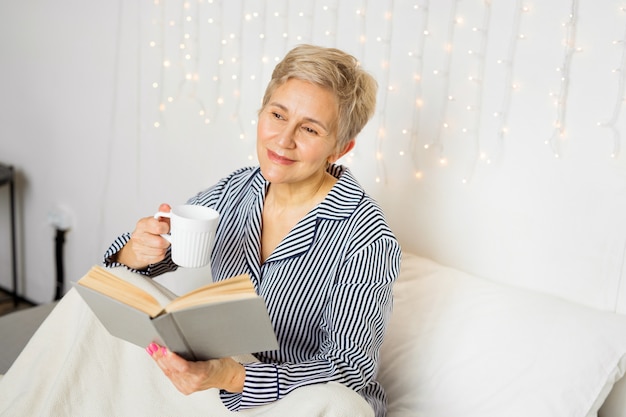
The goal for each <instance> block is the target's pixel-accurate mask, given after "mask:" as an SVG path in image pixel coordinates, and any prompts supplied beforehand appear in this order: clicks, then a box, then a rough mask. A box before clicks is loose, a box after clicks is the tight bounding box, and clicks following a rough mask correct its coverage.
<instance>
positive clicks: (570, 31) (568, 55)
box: [546, 0, 581, 158]
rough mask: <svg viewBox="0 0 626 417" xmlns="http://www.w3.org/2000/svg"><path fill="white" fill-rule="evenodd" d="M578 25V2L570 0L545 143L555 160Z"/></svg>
mask: <svg viewBox="0 0 626 417" xmlns="http://www.w3.org/2000/svg"><path fill="white" fill-rule="evenodd" d="M577 23H578V0H572V4H571V11H570V14H569V17H568V19H567V21H566V22H565V23H564V24H563V27H565V32H566V37H565V55H564V57H563V64H562V65H561V67H559V68H557V72H559V73H560V75H561V88H560V91H559V94H558V96H557V98H556V103H555V104H556V109H557V111H556V120H555V122H554V129H553V133H552V136H551V137H550V138H549V139H548V140H547V141H546V144H548V145H550V147H551V148H552V152H554V156H555V158H559V157H560V153H561V146H560V143H561V142H562V141H563V140H564V139H565V135H566V124H565V123H566V119H565V117H566V114H567V99H568V96H569V83H570V72H571V65H572V58H573V56H574V54H575V53H576V52H580V51H581V49H580V48H577V47H576V25H577Z"/></svg>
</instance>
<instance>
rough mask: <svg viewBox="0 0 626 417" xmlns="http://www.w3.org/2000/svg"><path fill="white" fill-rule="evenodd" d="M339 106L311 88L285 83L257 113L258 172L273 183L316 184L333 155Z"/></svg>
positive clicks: (305, 84) (323, 92)
mask: <svg viewBox="0 0 626 417" xmlns="http://www.w3.org/2000/svg"><path fill="white" fill-rule="evenodd" d="M336 125H337V101H336V99H335V96H334V95H333V93H332V92H331V91H329V90H327V89H324V88H322V87H319V86H317V85H315V84H312V83H309V82H306V81H302V80H298V79H294V78H292V79H289V80H288V81H287V82H285V83H284V84H283V85H281V86H279V87H278V88H276V90H275V91H274V93H273V94H272V96H271V97H270V99H269V101H268V103H267V105H265V107H264V108H263V109H262V110H261V113H260V115H259V123H258V125H257V154H258V158H259V164H260V166H261V172H262V173H263V176H264V177H265V179H267V180H268V181H269V182H271V183H273V184H295V185H298V184H307V183H309V182H315V181H319V180H320V178H321V176H323V175H324V173H325V171H326V165H327V162H334V161H336V160H337V159H338V155H337V149H336V148H337V136H336V131H337V129H336Z"/></svg>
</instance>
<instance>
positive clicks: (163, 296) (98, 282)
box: [75, 266, 278, 360]
mask: <svg viewBox="0 0 626 417" xmlns="http://www.w3.org/2000/svg"><path fill="white" fill-rule="evenodd" d="M132 275H133V276H132V279H123V278H121V276H120V275H116V274H114V273H112V272H111V271H110V270H107V269H105V268H103V267H100V266H94V267H92V268H91V269H90V270H89V272H88V273H87V274H86V275H85V276H84V277H82V278H81V279H80V280H78V282H77V283H76V285H75V288H76V290H77V291H78V293H79V294H80V295H81V297H82V298H83V299H84V300H85V302H86V303H87V305H89V307H90V308H91V310H92V311H93V312H94V314H95V315H96V317H98V319H99V320H100V322H101V323H102V324H103V325H104V327H105V328H106V329H107V330H108V331H109V333H111V334H112V335H113V336H116V337H119V338H121V339H124V340H127V341H129V342H131V343H134V344H136V345H138V346H141V347H142V348H145V347H146V346H148V345H149V344H150V343H151V342H155V343H158V344H160V345H162V346H167V348H168V349H170V350H171V351H173V352H176V353H177V354H179V355H181V356H182V357H184V358H186V359H189V360H205V359H212V358H222V357H226V356H233V355H239V354H245V353H254V352H261V351H267V350H276V349H278V343H277V341H276V336H275V335H274V330H273V328H272V324H271V322H270V319H269V315H268V313H267V308H266V306H265V301H264V300H263V298H262V297H260V296H258V295H257V294H256V292H255V291H254V286H253V285H252V282H251V281H250V278H249V277H248V275H239V276H236V277H232V278H229V279H226V280H223V281H219V282H216V283H213V284H209V285H205V286H203V287H200V288H198V289H196V290H193V291H191V292H188V293H187V294H184V295H181V296H180V297H175V296H174V295H173V294H171V293H168V291H167V290H164V289H163V288H162V287H160V286H159V285H158V284H157V283H156V282H152V280H151V279H150V278H147V277H143V276H141V275H138V274H132ZM130 281H133V282H130Z"/></svg>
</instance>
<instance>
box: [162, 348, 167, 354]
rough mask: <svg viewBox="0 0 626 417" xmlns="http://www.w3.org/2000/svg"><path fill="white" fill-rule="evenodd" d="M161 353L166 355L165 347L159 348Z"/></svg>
mask: <svg viewBox="0 0 626 417" xmlns="http://www.w3.org/2000/svg"><path fill="white" fill-rule="evenodd" d="M161 355H163V356H167V348H164V347H162V348H161Z"/></svg>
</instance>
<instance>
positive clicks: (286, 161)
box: [267, 149, 295, 165]
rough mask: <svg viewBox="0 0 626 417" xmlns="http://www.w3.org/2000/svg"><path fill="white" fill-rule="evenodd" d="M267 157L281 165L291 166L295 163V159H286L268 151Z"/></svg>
mask: <svg viewBox="0 0 626 417" xmlns="http://www.w3.org/2000/svg"><path fill="white" fill-rule="evenodd" d="M267 157H268V159H269V160H270V161H272V162H274V163H277V164H281V165H291V164H293V163H294V162H295V161H294V160H293V159H289V158H285V157H284V156H280V155H278V154H277V153H276V152H274V151H271V150H269V149H268V150H267Z"/></svg>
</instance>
